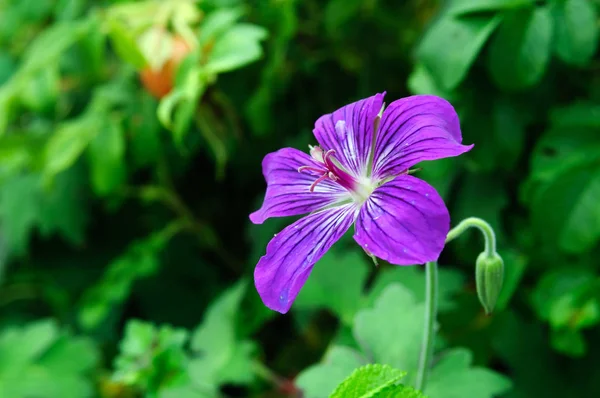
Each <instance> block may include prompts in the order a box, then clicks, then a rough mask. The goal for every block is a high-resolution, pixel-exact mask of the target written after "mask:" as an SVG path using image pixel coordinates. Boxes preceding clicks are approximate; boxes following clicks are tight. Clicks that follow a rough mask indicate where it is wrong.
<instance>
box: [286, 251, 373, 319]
mask: <svg viewBox="0 0 600 398" xmlns="http://www.w3.org/2000/svg"><path fill="white" fill-rule="evenodd" d="M368 272H369V270H368V268H367V264H366V263H365V256H364V255H363V254H362V253H358V252H356V251H354V252H344V253H343V254H342V253H337V252H335V251H332V252H329V253H327V254H326V255H325V256H324V257H323V258H322V259H321V260H320V261H319V266H318V267H315V269H314V270H313V271H312V273H311V276H310V278H309V279H308V281H307V282H306V284H305V285H304V287H303V288H302V290H301V291H300V294H299V295H298V297H297V298H296V301H295V302H294V307H295V308H296V309H311V308H323V307H325V308H328V309H329V310H331V311H332V312H333V313H335V314H336V315H337V316H338V317H340V319H342V321H344V322H345V323H347V324H351V323H352V319H353V317H354V314H355V313H356V311H358V309H359V308H360V303H361V299H362V291H363V288H364V284H365V282H366V278H367V276H368ZM341 273H343V274H344V283H343V284H344V288H343V289H341V290H340V289H338V287H339V286H340V274H341ZM335 290H337V291H338V293H337V294H331V292H332V291H335Z"/></svg>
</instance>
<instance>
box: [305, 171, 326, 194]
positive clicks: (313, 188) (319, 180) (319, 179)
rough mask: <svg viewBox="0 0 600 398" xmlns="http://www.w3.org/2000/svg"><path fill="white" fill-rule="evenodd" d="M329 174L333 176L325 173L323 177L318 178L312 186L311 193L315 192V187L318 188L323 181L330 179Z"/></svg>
mask: <svg viewBox="0 0 600 398" xmlns="http://www.w3.org/2000/svg"><path fill="white" fill-rule="evenodd" d="M328 174H331V173H325V174H323V175H322V176H321V177H319V178H317V179H316V180H315V182H313V183H312V185H311V186H310V188H309V191H310V192H314V190H315V187H316V186H317V184H318V183H320V182H321V181H323V180H325V179H326V178H327V177H328Z"/></svg>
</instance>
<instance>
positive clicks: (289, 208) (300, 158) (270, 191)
mask: <svg viewBox="0 0 600 398" xmlns="http://www.w3.org/2000/svg"><path fill="white" fill-rule="evenodd" d="M301 166H312V167H317V168H322V167H323V165H319V164H318V163H317V162H315V161H314V160H313V159H312V158H311V157H310V156H309V155H308V154H306V153H304V152H301V151H299V150H297V149H294V148H283V149H280V150H278V151H277V152H272V153H270V154H268V155H267V156H265V158H264V159H263V162H262V167H263V175H264V176H265V180H266V181H267V192H266V194H265V199H264V201H263V204H262V207H261V208H260V209H258V210H257V211H255V212H254V213H252V214H250V220H251V221H252V222H253V223H254V224H262V223H263V222H264V221H265V220H266V219H267V218H269V217H285V216H296V215H298V214H306V213H310V212H312V211H315V210H320V209H322V208H324V207H326V206H329V205H332V204H334V203H337V202H340V201H343V200H347V199H349V198H350V194H349V192H348V191H347V190H346V189H344V188H343V187H341V186H340V185H339V184H337V183H335V182H333V181H331V180H324V181H322V182H320V183H319V184H318V185H317V186H316V187H315V190H314V191H313V192H310V191H309V189H310V186H311V185H312V183H313V182H315V180H316V179H317V178H318V177H319V176H318V175H315V174H309V173H305V172H302V173H300V172H298V168H299V167H301Z"/></svg>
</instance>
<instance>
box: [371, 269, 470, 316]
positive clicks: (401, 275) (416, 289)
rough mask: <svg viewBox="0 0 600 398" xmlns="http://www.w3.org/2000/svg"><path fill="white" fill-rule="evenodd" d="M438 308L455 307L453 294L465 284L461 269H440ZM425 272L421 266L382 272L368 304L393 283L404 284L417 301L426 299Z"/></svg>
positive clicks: (377, 278) (445, 309) (374, 284)
mask: <svg viewBox="0 0 600 398" xmlns="http://www.w3.org/2000/svg"><path fill="white" fill-rule="evenodd" d="M438 280H439V290H438V309H439V311H440V312H445V311H448V310H451V309H453V308H454V307H455V303H454V301H453V296H454V295H456V294H457V293H458V292H459V291H460V290H461V288H462V287H463V286H464V283H465V277H464V275H463V274H462V273H460V272H459V271H456V270H453V269H446V268H441V269H440V270H439V271H438ZM424 281H425V273H424V270H423V269H420V267H394V268H392V269H388V270H383V271H382V272H380V273H379V274H378V275H377V277H376V279H375V281H374V282H373V284H372V287H371V289H370V291H369V295H368V305H369V306H371V305H373V304H374V303H375V301H376V300H377V299H378V298H379V297H380V295H381V293H382V292H383V291H384V290H385V289H386V288H387V287H388V286H389V285H391V284H394V283H395V284H398V283H399V284H402V286H403V287H405V288H407V289H408V290H410V291H411V293H412V294H413V296H414V297H415V299H416V301H417V302H424V301H425V282H424Z"/></svg>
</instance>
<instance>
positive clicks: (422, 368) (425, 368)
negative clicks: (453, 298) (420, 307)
mask: <svg viewBox="0 0 600 398" xmlns="http://www.w3.org/2000/svg"><path fill="white" fill-rule="evenodd" d="M425 273H426V276H425V277H426V283H425V325H424V329H423V332H424V333H423V341H422V343H421V355H420V357H419V368H418V370H417V380H416V382H415V387H416V388H417V390H420V391H423V389H424V388H425V382H426V381H427V375H428V373H429V368H430V365H431V357H432V356H433V345H434V342H435V320H436V318H437V296H438V269H437V262H436V261H431V262H428V263H427V264H425Z"/></svg>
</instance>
